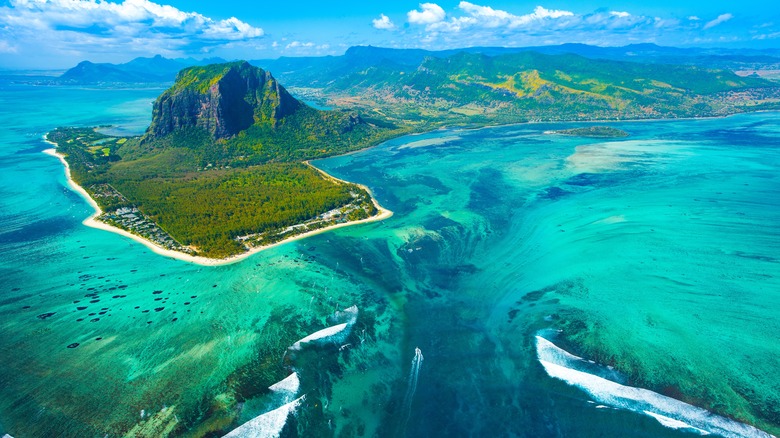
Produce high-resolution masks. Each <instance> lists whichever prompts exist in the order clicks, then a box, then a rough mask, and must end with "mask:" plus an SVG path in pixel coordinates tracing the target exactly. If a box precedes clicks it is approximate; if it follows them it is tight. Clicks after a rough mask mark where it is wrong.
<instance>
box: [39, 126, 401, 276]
mask: <svg viewBox="0 0 780 438" xmlns="http://www.w3.org/2000/svg"><path fill="white" fill-rule="evenodd" d="M43 141H45V142H46V143H48V144H50V145H52V146H53V147H52V148H51V149H46V150H44V151H43V153H44V154H46V155H50V156H52V157H56V158H57V159H59V160H60V162H61V163H62V164H63V166H64V167H65V178H66V179H67V181H68V187H69V188H70V189H71V190H73V191H74V192H76V193H78V194H79V195H80V196H81V197H82V198H84V200H85V201H87V203H88V204H89V205H90V206H91V207H92V208H93V209H94V210H95V212H94V213H92V215H91V216H89V217H88V218H86V219H84V220H83V221H82V223H83V224H84V225H86V226H88V227H92V228H97V229H99V230H103V231H108V232H111V233H116V234H119V235H121V236H124V237H127V238H130V239H132V240H134V241H136V242H138V243H140V244H142V245H144V246H146V247H147V248H149V249H151V250H152V252H154V253H156V254H158V255H161V256H164V257H170V258H173V259H177V260H181V261H185V262H189V263H194V264H196V265H201V266H222V265H229V264H232V263H237V262H239V261H241V260H243V259H245V258H247V257H250V256H252V255H254V254H257V253H259V252H261V251H264V250H267V249H270V248H273V247H276V246H279V245H283V244H285V243H288V242H293V241H296V240H300V239H305V238H307V237H311V236H314V235H316V234H320V233H324V232H326V231H330V230H334V229H336V228H343V227H348V226H351V225H358V224H364V223H369V222H378V221H381V220H385V219H387V218H389V217H391V216H392V215H393V212H392V211H390V210H388V209H386V208H384V207H382V206H381V205H379V202H377V200H376V199H375V198H374V196H373V194H372V193H371V190H370V189H369V188H368V187H366V186H364V185H362V184H355V183H350V182H347V181H344V180H341V179H338V178H336V177H334V176H332V175H330V174H328V173H327V172H325V171H324V170H322V169H319V168H317V167H316V166H314V165H312V164H311V163H309V162H308V161H305V162H304V163H305V164H306V165H307V166H310V167H311V168H313V169H315V170H317V171H318V172H320V174H321V175H322V176H323V177H324V178H326V179H329V180H331V181H334V182H337V183H339V184H344V183H346V184H355V185H357V186H359V187H360V188H362V189H364V190H366V191H367V192H368V193H369V194H370V195H371V201H372V202H373V203H374V206H375V207H376V209H377V211H379V214H376V215H374V216H371V217H369V218H366V219H361V220H358V221H352V222H344V223H340V224H333V225H330V226H327V227H324V228H320V229H317V230H312V231H307V232H305V233H301V234H296V235H295V236H290V237H288V238H286V239H283V240H280V241H279V242H276V243H272V244H269V245H263V246H258V247H255V248H252V249H250V250H249V251H247V252H244V253H241V254H237V255H234V256H230V257H227V258H224V259H212V258H209V257H201V256H192V255H189V254H185V253H182V252H179V251H173V250H170V249H166V248H163V247H161V246H159V245H157V244H155V243H153V242H151V241H149V240H147V239H144V238H143V237H141V236H138V235H135V234H133V233H130V232H128V231H125V230H123V229H121V228H117V227H114V226H111V225H108V224H106V223H104V222H100V221H99V220H97V217H98V216H100V215H101V214H102V213H103V210H101V209H100V206H99V205H98V204H97V202H95V200H94V199H92V197H91V196H89V193H87V191H86V190H84V188H83V187H81V186H80V185H78V184H77V183H76V182H75V181H73V178H71V173H70V166H69V165H68V162H67V160H65V156H64V155H62V154H60V153H58V152H57V150H56V149H55V147H56V146H57V145H56V144H55V143H53V142H51V141H49V140H47V139H46V138H44V139H43Z"/></svg>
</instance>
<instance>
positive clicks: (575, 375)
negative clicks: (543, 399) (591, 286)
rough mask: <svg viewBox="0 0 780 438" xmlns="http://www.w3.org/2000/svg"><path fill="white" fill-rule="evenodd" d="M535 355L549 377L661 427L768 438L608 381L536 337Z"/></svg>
mask: <svg viewBox="0 0 780 438" xmlns="http://www.w3.org/2000/svg"><path fill="white" fill-rule="evenodd" d="M536 354H537V356H538V358H539V362H540V363H541V364H542V366H543V367H544V370H545V371H546V372H547V374H549V375H550V377H554V378H556V379H560V380H563V381H564V382H566V383H568V384H569V385H572V386H576V387H578V388H580V389H582V390H584V391H585V392H587V393H588V394H589V395H590V396H591V397H593V398H594V399H595V400H596V401H597V402H599V403H603V404H604V405H607V406H610V407H613V408H617V409H626V410H629V411H632V412H636V413H639V414H643V415H648V416H650V417H652V418H655V419H656V420H658V422H659V423H661V424H662V425H664V426H666V427H669V428H673V429H680V430H687V431H689V432H695V433H698V434H700V435H709V434H717V435H720V436H724V437H726V438H744V437H750V438H753V437H755V438H770V437H773V435H770V434H768V433H766V432H764V431H762V430H759V429H756V428H755V427H753V426H750V425H747V424H744V423H740V422H738V421H735V420H731V419H729V418H726V417H723V416H720V415H717V414H714V413H712V412H710V411H708V410H706V409H702V408H699V407H696V406H693V405H690V404H688V403H685V402H682V401H680V400H677V399H673V398H671V397H667V396H665V395H661V394H658V393H656V392H653V391H650V390H648V389H643V388H636V387H633V386H627V385H623V384H620V383H617V382H615V381H612V380H609V379H608V378H606V377H605V376H606V375H608V374H610V373H614V372H613V371H612V370H609V369H607V368H606V367H603V366H600V365H596V366H598V367H599V368H601V369H602V372H601V373H594V372H593V368H594V365H595V364H593V363H592V362H589V361H586V360H584V359H582V358H581V357H578V356H575V355H573V354H571V353H569V352H568V351H565V350H563V349H561V348H559V347H558V346H556V345H555V344H553V343H552V342H550V341H549V340H547V339H545V338H543V337H541V336H537V337H536Z"/></svg>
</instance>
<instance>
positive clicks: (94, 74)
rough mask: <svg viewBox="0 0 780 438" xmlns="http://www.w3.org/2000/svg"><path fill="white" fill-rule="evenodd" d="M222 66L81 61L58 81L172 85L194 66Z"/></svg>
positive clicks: (189, 61)
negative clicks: (180, 72) (185, 70)
mask: <svg viewBox="0 0 780 438" xmlns="http://www.w3.org/2000/svg"><path fill="white" fill-rule="evenodd" d="M222 62H225V60H224V59H222V58H206V59H200V60H197V59H194V58H179V59H169V58H164V57H162V56H160V55H156V56H154V57H151V58H143V57H141V58H135V59H133V60H132V61H129V62H126V63H124V64H110V63H93V62H89V61H82V62H80V63H79V64H78V65H77V66H75V67H73V68H71V69H69V70H67V71H66V72H65V73H63V74H62V75H61V76H60V77H59V78H58V79H59V82H64V83H78V84H83V83H160V82H172V81H173V80H174V79H175V78H176V74H177V73H179V71H180V70H182V69H184V68H187V67H191V66H195V65H208V64H218V63H222Z"/></svg>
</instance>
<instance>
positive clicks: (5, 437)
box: [3, 434, 14, 438]
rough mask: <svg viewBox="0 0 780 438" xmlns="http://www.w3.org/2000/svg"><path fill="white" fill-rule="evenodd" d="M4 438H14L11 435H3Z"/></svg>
mask: <svg viewBox="0 0 780 438" xmlns="http://www.w3.org/2000/svg"><path fill="white" fill-rule="evenodd" d="M3 438H14V437H12V436H11V435H8V434H5V435H3Z"/></svg>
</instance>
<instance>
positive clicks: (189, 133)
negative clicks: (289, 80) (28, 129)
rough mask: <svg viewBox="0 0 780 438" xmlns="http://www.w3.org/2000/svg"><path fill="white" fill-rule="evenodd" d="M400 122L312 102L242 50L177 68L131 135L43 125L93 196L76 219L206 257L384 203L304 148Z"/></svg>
mask: <svg viewBox="0 0 780 438" xmlns="http://www.w3.org/2000/svg"><path fill="white" fill-rule="evenodd" d="M404 132H406V130H405V129H404V128H398V127H394V126H389V125H384V126H382V127H378V126H376V125H374V124H371V123H369V122H367V121H365V120H363V119H362V118H361V117H360V116H359V115H358V114H356V113H354V112H347V111H320V110H316V109H313V108H311V107H309V106H307V105H306V104H304V103H302V102H300V101H298V100H297V99H295V98H294V97H292V96H291V95H290V94H289V93H288V92H287V91H286V90H285V89H284V87H282V86H281V85H280V84H279V83H278V82H277V81H276V80H275V79H274V77H273V76H272V75H271V74H270V73H268V72H265V71H263V70H262V69H260V68H257V67H253V66H251V65H249V64H248V63H246V62H234V63H225V64H214V65H209V66H202V67H201V66H198V67H191V68H187V69H184V70H182V71H181V72H180V73H179V75H178V77H177V80H176V82H175V84H174V85H173V86H172V87H171V88H170V89H168V90H167V91H166V92H164V93H163V94H162V95H161V96H160V97H159V98H158V99H157V100H156V101H155V103H154V109H153V117H152V123H151V125H150V127H149V128H148V130H147V131H146V133H145V134H144V135H142V136H137V137H118V136H113V135H109V134H106V133H104V132H101V128H100V127H97V128H96V127H88V128H84V127H62V128H57V129H55V130H53V131H51V132H49V133H48V134H47V135H46V140H47V141H49V142H50V143H52V144H53V145H54V146H55V148H54V151H50V153H54V154H55V155H57V156H59V157H60V158H61V159H62V161H63V163H65V165H66V169H67V174H68V178H69V180H70V181H71V182H72V184H73V185H74V187H75V188H76V189H77V191H78V192H80V193H81V194H82V195H84V196H85V197H86V198H87V199H88V200H89V201H90V202H91V203H92V205H93V206H94V207H95V209H96V213H95V215H93V217H91V218H89V219H88V220H87V221H85V223H87V224H88V225H91V226H96V227H100V228H103V229H107V230H110V231H115V232H119V233H121V234H124V235H127V236H130V237H133V238H136V239H137V240H140V241H142V242H144V243H145V244H147V245H149V246H150V247H151V248H152V249H154V250H155V251H157V252H159V253H162V254H165V255H169V256H173V257H177V258H181V259H184V260H189V261H193V262H197V263H203V264H219V263H229V262H233V261H236V260H238V259H239V258H241V257H242V256H246V255H248V254H251V253H254V252H256V251H259V250H262V249H265V248H268V247H270V246H272V245H274V244H278V243H280V242H283V241H287V240H289V239H291V238H299V237H302V236H305V235H310V234H313V233H316V232H321V231H323V230H325V229H330V228H333V227H338V226H345V225H349V224H354V223H360V222H365V221H370V220H379V219H383V218H386V217H389V216H390V215H391V212H390V211H388V210H386V209H384V208H382V207H381V206H380V205H379V204H378V203H377V202H376V201H375V200H374V199H373V198H372V196H371V194H370V192H369V190H368V189H367V188H366V187H364V186H361V185H358V184H353V183H349V182H346V181H342V180H338V179H336V178H334V177H332V176H330V175H327V174H325V173H324V172H323V171H321V170H319V169H316V168H314V167H313V166H312V165H311V164H310V163H309V160H312V159H315V158H322V157H326V156H331V155H335V154H340V153H345V152H349V151H353V150H357V149H362V148H365V147H367V146H370V145H373V144H376V143H377V142H380V141H382V140H383V139H386V138H391V137H392V136H395V135H400V134H402V133H404Z"/></svg>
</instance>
